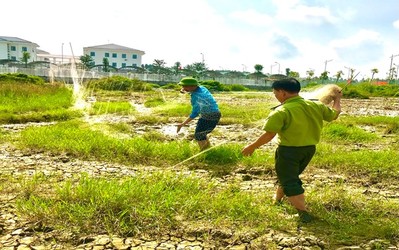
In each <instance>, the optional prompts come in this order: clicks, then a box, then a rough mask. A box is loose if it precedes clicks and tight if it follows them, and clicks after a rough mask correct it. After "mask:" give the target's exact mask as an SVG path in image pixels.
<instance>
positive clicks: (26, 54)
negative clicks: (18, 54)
mask: <svg viewBox="0 0 399 250" xmlns="http://www.w3.org/2000/svg"><path fill="white" fill-rule="evenodd" d="M29 59H30V54H29V52H26V51H24V53H22V58H21V61H22V62H23V63H24V64H25V68H27V67H28V61H29Z"/></svg>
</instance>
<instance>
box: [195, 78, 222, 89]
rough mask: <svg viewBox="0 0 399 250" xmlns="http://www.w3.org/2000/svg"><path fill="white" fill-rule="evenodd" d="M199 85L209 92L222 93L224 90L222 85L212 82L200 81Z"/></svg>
mask: <svg viewBox="0 0 399 250" xmlns="http://www.w3.org/2000/svg"><path fill="white" fill-rule="evenodd" d="M199 83H200V84H201V85H203V86H204V87H206V88H207V89H209V90H211V91H223V89H224V87H223V84H221V83H220V82H218V81H214V80H207V81H200V82H199Z"/></svg>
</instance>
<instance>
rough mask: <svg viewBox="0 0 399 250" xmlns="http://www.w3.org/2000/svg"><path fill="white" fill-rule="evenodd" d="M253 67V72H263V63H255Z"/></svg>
mask: <svg viewBox="0 0 399 250" xmlns="http://www.w3.org/2000/svg"><path fill="white" fill-rule="evenodd" d="M254 68H255V73H256V74H263V73H262V70H263V65H261V64H255V66H254Z"/></svg>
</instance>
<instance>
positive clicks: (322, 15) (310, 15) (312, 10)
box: [274, 0, 339, 25]
mask: <svg viewBox="0 0 399 250" xmlns="http://www.w3.org/2000/svg"><path fill="white" fill-rule="evenodd" d="M274 3H275V4H276V6H277V8H278V11H277V14H276V17H277V18H278V19H279V20H286V21H294V22H301V23H306V24H312V25H321V24H324V23H332V24H333V23H337V22H338V21H339V19H338V18H337V17H335V16H334V15H333V14H332V13H331V11H330V10H329V9H328V8H326V7H319V6H307V5H303V4H300V3H299V1H297V0H292V1H288V2H285V1H274Z"/></svg>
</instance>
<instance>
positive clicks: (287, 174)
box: [242, 78, 342, 223]
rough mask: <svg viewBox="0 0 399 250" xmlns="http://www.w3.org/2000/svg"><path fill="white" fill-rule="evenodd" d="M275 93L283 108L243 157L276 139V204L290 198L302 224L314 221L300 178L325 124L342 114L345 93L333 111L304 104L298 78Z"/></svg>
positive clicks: (276, 88) (314, 103)
mask: <svg viewBox="0 0 399 250" xmlns="http://www.w3.org/2000/svg"><path fill="white" fill-rule="evenodd" d="M272 89H273V94H274V96H275V97H276V99H277V100H278V101H279V102H280V103H281V105H279V106H277V107H276V108H275V109H274V110H273V111H272V112H271V113H270V114H269V116H268V117H267V120H266V122H265V124H264V126H263V130H265V131H266V132H265V133H264V134H262V135H261V136H260V137H259V138H258V139H257V140H256V141H255V142H253V143H251V144H249V145H247V146H246V147H244V148H243V149H242V154H243V155H244V156H250V155H252V154H253V152H254V151H255V150H256V149H257V148H259V147H260V146H262V145H264V144H266V143H268V142H270V141H271V140H272V139H273V138H274V137H275V136H276V135H277V144H278V147H277V149H276V151H275V170H276V174H277V179H278V187H277V189H276V194H275V196H274V198H275V202H276V203H280V202H281V200H282V199H283V197H284V196H287V199H288V201H289V202H290V203H291V204H292V205H293V206H294V207H295V208H296V209H297V210H298V215H299V218H300V220H301V221H302V222H305V223H307V222H310V221H311V220H312V216H311V215H310V214H309V212H308V209H307V207H306V204H305V195H304V192H305V190H304V189H303V187H302V181H301V179H300V177H299V175H300V174H301V173H302V172H303V171H304V170H305V168H306V166H307V165H308V164H309V162H310V160H311V159H312V158H313V155H314V154H315V151H316V144H317V143H318V142H319V140H320V134H321V130H322V127H323V121H327V122H330V121H333V120H335V119H337V118H338V115H339V114H340V113H341V97H342V92H339V93H337V94H336V95H335V96H334V97H333V103H332V107H329V106H326V105H325V104H323V103H321V102H320V101H312V100H305V99H304V98H302V97H301V96H299V91H300V90H301V84H300V83H299V82H298V81H297V80H296V79H295V78H286V79H282V80H278V81H275V82H273V84H272Z"/></svg>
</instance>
